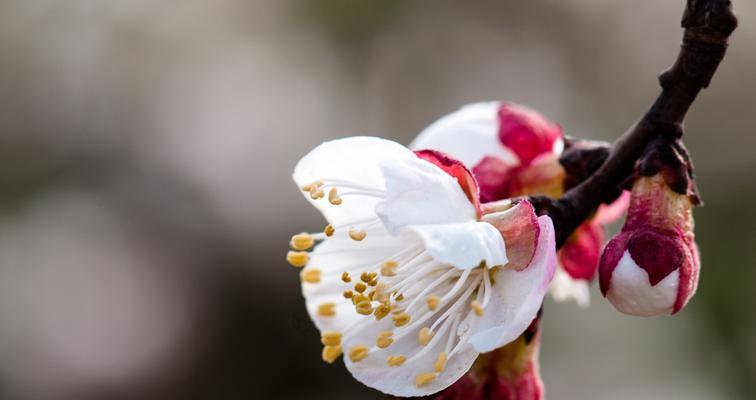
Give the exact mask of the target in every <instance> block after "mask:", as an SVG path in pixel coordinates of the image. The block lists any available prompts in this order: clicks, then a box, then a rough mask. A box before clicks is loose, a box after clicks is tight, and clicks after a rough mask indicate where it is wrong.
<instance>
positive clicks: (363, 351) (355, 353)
mask: <svg viewBox="0 0 756 400" xmlns="http://www.w3.org/2000/svg"><path fill="white" fill-rule="evenodd" d="M369 351H370V350H369V349H368V348H367V347H365V346H363V345H357V346H354V347H352V349H351V350H349V359H350V360H352V362H358V361H362V360H364V359H365V358H367V356H368V352H369Z"/></svg>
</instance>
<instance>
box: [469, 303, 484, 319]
mask: <svg viewBox="0 0 756 400" xmlns="http://www.w3.org/2000/svg"><path fill="white" fill-rule="evenodd" d="M470 308H472V310H473V312H474V313H475V315H477V316H479V317H482V316H483V305H481V304H480V302H479V301H478V300H473V301H471V302H470Z"/></svg>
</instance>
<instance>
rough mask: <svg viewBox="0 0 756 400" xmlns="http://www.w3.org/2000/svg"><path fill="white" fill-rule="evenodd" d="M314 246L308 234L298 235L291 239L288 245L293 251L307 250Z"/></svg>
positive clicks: (313, 241) (313, 240)
mask: <svg viewBox="0 0 756 400" xmlns="http://www.w3.org/2000/svg"><path fill="white" fill-rule="evenodd" d="M314 244H315V239H313V237H312V235H310V234H309V233H304V232H303V233H300V234H298V235H294V236H292V237H291V240H290V241H289V245H290V246H291V248H292V249H294V250H299V251H302V250H307V249H309V248H310V247H312V245H314Z"/></svg>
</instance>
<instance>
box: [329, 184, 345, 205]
mask: <svg viewBox="0 0 756 400" xmlns="http://www.w3.org/2000/svg"><path fill="white" fill-rule="evenodd" d="M341 201H342V200H341V197H339V193H338V192H337V191H336V188H331V190H329V191H328V202H329V203H331V204H333V205H334V206H338V205H339V204H341Z"/></svg>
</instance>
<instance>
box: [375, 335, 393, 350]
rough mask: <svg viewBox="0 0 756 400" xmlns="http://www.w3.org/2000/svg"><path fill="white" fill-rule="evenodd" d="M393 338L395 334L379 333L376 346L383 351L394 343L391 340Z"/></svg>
mask: <svg viewBox="0 0 756 400" xmlns="http://www.w3.org/2000/svg"><path fill="white" fill-rule="evenodd" d="M392 336H394V333H393V332H389V331H383V332H378V338H377V339H375V345H376V346H378V347H379V348H381V349H385V348H386V347H389V346H391V343H394V339H393V338H391V337H392Z"/></svg>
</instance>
